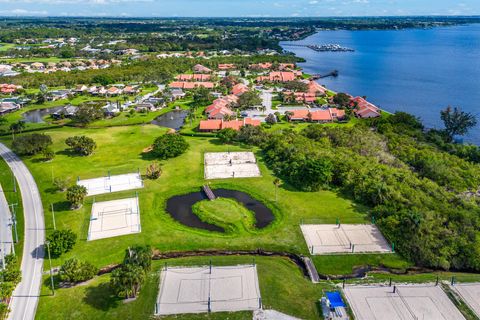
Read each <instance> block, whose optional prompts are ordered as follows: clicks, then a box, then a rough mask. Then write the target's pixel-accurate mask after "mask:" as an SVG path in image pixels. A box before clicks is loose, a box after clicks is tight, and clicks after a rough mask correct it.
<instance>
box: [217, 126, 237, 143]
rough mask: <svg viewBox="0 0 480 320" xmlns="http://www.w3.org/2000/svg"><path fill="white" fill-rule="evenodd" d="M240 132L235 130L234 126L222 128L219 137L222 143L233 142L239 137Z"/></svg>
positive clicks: (218, 133)
mask: <svg viewBox="0 0 480 320" xmlns="http://www.w3.org/2000/svg"><path fill="white" fill-rule="evenodd" d="M237 134H238V132H237V131H235V130H233V129H232V128H226V129H222V130H220V131H219V132H217V138H218V139H219V140H220V141H221V142H222V143H232V142H233V141H235V139H236V138H237Z"/></svg>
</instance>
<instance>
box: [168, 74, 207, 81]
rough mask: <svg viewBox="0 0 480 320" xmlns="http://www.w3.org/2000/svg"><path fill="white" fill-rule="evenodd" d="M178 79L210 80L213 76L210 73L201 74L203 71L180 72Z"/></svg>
mask: <svg viewBox="0 0 480 320" xmlns="http://www.w3.org/2000/svg"><path fill="white" fill-rule="evenodd" d="M175 78H176V79H177V80H180V81H192V80H193V81H208V80H210V78H211V76H210V75H209V74H201V73H195V74H179V75H178V76H176V77H175Z"/></svg>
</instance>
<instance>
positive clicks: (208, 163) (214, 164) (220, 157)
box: [204, 152, 261, 179]
mask: <svg viewBox="0 0 480 320" xmlns="http://www.w3.org/2000/svg"><path fill="white" fill-rule="evenodd" d="M204 165H205V179H226V178H251V177H260V176H261V174H260V169H259V168H258V165H257V160H256V159H255V155H254V154H253V152H209V153H205V155H204Z"/></svg>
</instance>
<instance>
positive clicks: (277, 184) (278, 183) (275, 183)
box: [273, 178, 280, 202]
mask: <svg viewBox="0 0 480 320" xmlns="http://www.w3.org/2000/svg"><path fill="white" fill-rule="evenodd" d="M273 185H274V186H275V202H277V189H278V186H280V179H278V178H275V180H273Z"/></svg>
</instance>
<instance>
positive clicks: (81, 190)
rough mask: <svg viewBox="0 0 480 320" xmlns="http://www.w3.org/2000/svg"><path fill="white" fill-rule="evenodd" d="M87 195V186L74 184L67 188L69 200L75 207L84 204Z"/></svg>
mask: <svg viewBox="0 0 480 320" xmlns="http://www.w3.org/2000/svg"><path fill="white" fill-rule="evenodd" d="M86 196H87V188H85V187H84V186H79V185H74V186H71V187H70V188H68V189H67V200H68V201H69V202H70V203H71V205H72V208H73V209H78V208H80V207H81V206H82V203H83V199H85V197H86Z"/></svg>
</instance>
